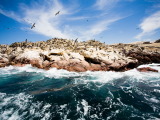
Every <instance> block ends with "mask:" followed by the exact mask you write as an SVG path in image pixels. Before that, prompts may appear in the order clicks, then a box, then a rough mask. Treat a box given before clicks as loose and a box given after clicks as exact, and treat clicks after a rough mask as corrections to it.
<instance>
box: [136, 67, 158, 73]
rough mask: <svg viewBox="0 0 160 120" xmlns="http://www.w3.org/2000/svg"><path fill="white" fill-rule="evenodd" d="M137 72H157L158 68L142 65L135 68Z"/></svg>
mask: <svg viewBox="0 0 160 120" xmlns="http://www.w3.org/2000/svg"><path fill="white" fill-rule="evenodd" d="M137 70H138V71H139V72H158V70H156V69H153V68H150V67H143V68H137Z"/></svg>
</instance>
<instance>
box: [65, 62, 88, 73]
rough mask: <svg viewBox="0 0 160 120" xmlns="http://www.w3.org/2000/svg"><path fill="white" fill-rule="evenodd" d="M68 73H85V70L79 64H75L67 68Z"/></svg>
mask: <svg viewBox="0 0 160 120" xmlns="http://www.w3.org/2000/svg"><path fill="white" fill-rule="evenodd" d="M68 70H69V71H75V72H85V71H86V69H85V68H84V67H83V66H82V65H81V64H76V65H73V66H69V67H68Z"/></svg>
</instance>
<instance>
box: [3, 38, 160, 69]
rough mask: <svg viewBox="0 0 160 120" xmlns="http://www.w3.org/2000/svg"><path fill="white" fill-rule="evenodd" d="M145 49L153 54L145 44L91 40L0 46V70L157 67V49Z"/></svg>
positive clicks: (158, 55) (158, 59) (159, 54)
mask: <svg viewBox="0 0 160 120" xmlns="http://www.w3.org/2000/svg"><path fill="white" fill-rule="evenodd" d="M147 44H148V43H147ZM150 44H153V45H154V43H150ZM155 44H156V45H157V44H158V45H159V44H160V43H155ZM149 48H150V49H153V51H154V52H153V51H150V49H148V46H147V47H146V44H139V45H138V44H123V43H119V44H115V45H105V43H101V42H99V41H95V40H89V41H86V42H80V43H79V42H77V40H75V41H71V40H67V39H58V38H54V39H50V40H47V41H46V42H44V41H40V42H36V43H32V42H27V41H25V42H21V43H18V42H15V43H13V44H11V45H0V67H5V66H9V65H12V66H20V67H23V66H25V65H26V64H31V65H32V66H33V67H37V68H40V69H45V70H49V69H50V68H52V67H56V68H57V69H65V70H68V71H74V72H85V71H87V70H89V71H119V72H121V71H127V70H130V69H133V68H137V67H138V66H139V65H142V64H148V63H160V53H159V52H158V51H159V49H160V48H158V47H157V46H155V47H154V46H151V45H150V47H149Z"/></svg>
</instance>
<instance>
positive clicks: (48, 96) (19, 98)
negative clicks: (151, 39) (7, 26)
mask: <svg viewBox="0 0 160 120" xmlns="http://www.w3.org/2000/svg"><path fill="white" fill-rule="evenodd" d="M146 66H147V65H146ZM151 66H152V67H153V68H156V69H158V70H159V71H160V68H159V67H158V66H155V65H151ZM146 119H148V120H155V119H160V73H139V72H137V71H136V70H131V71H127V72H123V73H120V72H86V73H74V72H68V71H65V70H56V69H51V70H49V71H45V70H40V69H37V68H33V67H31V66H30V65H28V66H26V67H22V68H19V67H8V68H1V69H0V120H146Z"/></svg>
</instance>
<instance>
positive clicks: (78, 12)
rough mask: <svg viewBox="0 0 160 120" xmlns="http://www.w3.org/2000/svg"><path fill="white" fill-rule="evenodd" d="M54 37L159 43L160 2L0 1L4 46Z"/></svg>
mask: <svg viewBox="0 0 160 120" xmlns="http://www.w3.org/2000/svg"><path fill="white" fill-rule="evenodd" d="M58 11H60V13H59V14H58V15H57V16H55V14H56V13H57V12H58ZM33 23H35V27H34V28H33V29H31V26H32V25H31V24H33ZM8 28H9V29H8ZM137 28H139V29H137ZM54 37H58V38H66V39H76V38H78V40H79V41H86V40H90V39H95V40H99V41H101V42H105V43H106V44H114V43H130V42H135V41H155V40H157V39H160V0H0V44H3V43H4V44H11V43H13V42H22V41H25V40H26V39H28V41H32V42H36V41H43V40H44V41H46V40H48V39H50V38H54Z"/></svg>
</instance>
